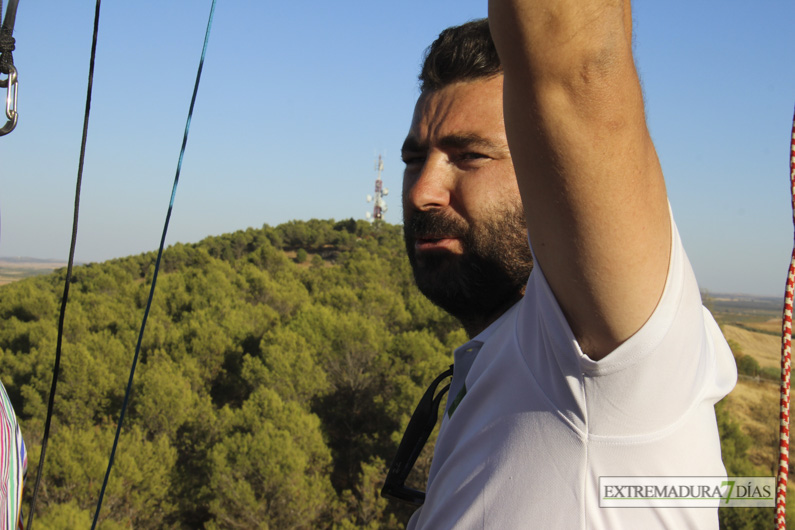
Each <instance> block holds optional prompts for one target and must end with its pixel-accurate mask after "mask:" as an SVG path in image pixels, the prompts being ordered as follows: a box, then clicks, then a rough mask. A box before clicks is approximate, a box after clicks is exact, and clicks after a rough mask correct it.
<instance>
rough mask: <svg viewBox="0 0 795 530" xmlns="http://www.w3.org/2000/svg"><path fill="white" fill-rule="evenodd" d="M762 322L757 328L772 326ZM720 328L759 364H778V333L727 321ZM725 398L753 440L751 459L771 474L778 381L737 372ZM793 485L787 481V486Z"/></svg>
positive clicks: (775, 447) (775, 456) (775, 448)
mask: <svg viewBox="0 0 795 530" xmlns="http://www.w3.org/2000/svg"><path fill="white" fill-rule="evenodd" d="M766 324H767V323H763V324H761V325H760V326H762V327H760V329H765V330H767V329H768V328H770V327H772V324H771V325H770V326H767V325H766ZM776 325H779V324H776ZM754 326H755V327H756V325H754ZM722 328H723V333H724V335H725V336H726V339H727V340H733V341H735V342H736V343H737V344H738V345H739V346H740V349H741V352H742V353H743V354H745V355H751V356H752V357H754V358H755V359H756V360H757V362H758V363H759V365H760V366H762V367H768V366H769V367H776V368H777V367H779V366H780V365H781V352H780V349H781V338H780V337H776V336H774V335H770V334H764V333H757V332H753V331H749V330H747V329H742V328H739V327H737V326H732V325H728V324H726V325H723V326H722ZM725 399H726V405H727V408H728V410H729V412H730V414H731V415H732V417H733V418H735V419H736V420H737V421H738V422H739V423H740V425H741V427H742V429H743V432H745V433H746V434H748V435H749V436H750V437H751V439H752V440H753V441H754V442H753V446H752V447H751V449H750V450H749V457H750V460H751V462H752V463H754V464H756V465H759V466H762V467H763V468H764V469H767V470H770V473H771V474H774V469H775V467H776V462H777V460H778V425H779V418H778V416H779V384H778V383H777V382H774V381H755V380H753V379H750V378H747V377H742V376H741V377H740V379H739V381H738V382H737V386H736V387H735V388H734V390H733V391H732V392H731V393H730V394H729V395H728V396H727V397H726V398H725ZM793 486H795V485H793V484H791V485H790V488H792V487H793Z"/></svg>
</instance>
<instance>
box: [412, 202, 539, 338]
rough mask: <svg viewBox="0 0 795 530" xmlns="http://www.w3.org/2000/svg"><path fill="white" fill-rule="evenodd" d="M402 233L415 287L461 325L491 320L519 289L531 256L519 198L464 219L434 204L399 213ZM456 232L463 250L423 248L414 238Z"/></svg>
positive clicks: (450, 235)
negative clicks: (473, 219) (418, 249)
mask: <svg viewBox="0 0 795 530" xmlns="http://www.w3.org/2000/svg"><path fill="white" fill-rule="evenodd" d="M404 217H405V218H404V223H403V224H404V226H403V230H404V238H405V240H406V251H407V253H408V257H409V262H410V263H411V268H412V269H413V271H414V279H415V281H416V282H417V287H419V289H420V291H422V293H423V294H424V295H425V296H427V297H428V299H429V300H430V301H431V302H433V303H434V304H436V305H438V306H439V307H441V308H442V309H444V310H445V311H447V312H448V313H450V314H451V315H453V316H454V317H456V318H458V319H459V320H460V321H461V322H462V323H464V325H465V327H466V326H467V322H470V323H473V322H479V321H491V320H493V319H494V318H497V317H498V316H499V315H500V314H501V313H502V312H503V311H505V310H506V309H508V307H510V305H512V304H513V303H514V302H516V301H517V300H519V299H520V298H521V296H522V295H523V294H524V288H525V285H526V283H527V278H528V277H529V276H530V271H531V270H532V268H533V258H532V254H531V253H530V247H529V245H528V242H527V229H526V228H525V220H524V212H523V210H522V207H521V203H520V204H519V205H518V206H514V207H512V208H511V209H509V210H507V211H503V212H501V213H496V212H495V213H493V214H492V215H491V216H489V217H488V218H486V219H483V220H480V221H476V222H470V223H467V222H466V221H465V220H463V219H461V218H455V217H451V216H449V215H447V214H444V213H443V212H441V211H438V210H430V211H424V212H416V211H415V212H412V213H411V214H406V215H405V216H404ZM442 237H448V238H458V239H459V241H460V242H461V246H462V250H463V253H462V254H454V253H451V252H448V251H441V250H440V251H426V252H422V253H421V254H420V256H417V252H416V249H415V247H414V243H415V241H416V239H439V238H442Z"/></svg>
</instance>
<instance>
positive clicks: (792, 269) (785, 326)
mask: <svg viewBox="0 0 795 530" xmlns="http://www.w3.org/2000/svg"><path fill="white" fill-rule="evenodd" d="M789 167H790V189H791V191H792V215H793V219H792V220H793V223H794V224H795V117H794V118H793V122H792V140H791V142H790V161H789ZM793 292H795V248H793V249H792V261H791V262H790V266H789V274H788V275H787V291H786V294H785V296H784V316H783V318H782V326H781V327H782V333H781V416H780V418H781V421H780V423H779V452H778V455H779V456H778V478H777V484H776V527H777V528H780V529H784V528H786V527H787V521H786V518H785V515H786V509H787V475H788V472H789V401H790V400H789V386H790V369H791V364H792V300H793Z"/></svg>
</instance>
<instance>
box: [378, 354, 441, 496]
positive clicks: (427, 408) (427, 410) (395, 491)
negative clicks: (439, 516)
mask: <svg viewBox="0 0 795 530" xmlns="http://www.w3.org/2000/svg"><path fill="white" fill-rule="evenodd" d="M452 375H453V367H452V366H450V368H448V369H447V370H445V371H444V372H443V373H442V374H440V375H439V376H438V377H437V378H436V379H434V380H433V383H431V386H429V387H428V390H426V391H425V394H424V395H423V396H422V399H420V403H419V404H418V405H417V408H416V409H415V410H414V414H412V415H411V419H410V420H409V425H408V427H406V432H405V433H403V439H402V440H401V441H400V445H399V446H398V450H397V454H396V455H395V459H394V460H393V461H392V465H391V466H390V467H389V472H388V473H387V475H386V480H385V481H384V487H383V488H382V489H381V496H382V497H387V498H391V499H396V500H399V501H403V502H408V503H410V504H414V505H417V506H422V504H423V503H424V502H425V492H424V491H419V490H415V489H413V488H409V487H408V486H406V478H407V477H408V476H409V473H410V472H411V469H412V468H413V467H414V463H415V462H416V461H417V457H419V456H420V452H421V451H422V448H423V447H425V443H426V442H427V441H428V437H429V436H430V435H431V432H432V431H433V427H434V426H435V425H436V420H437V418H438V417H439V405H440V404H441V402H442V397H444V395H445V393H446V392H447V391H448V390H449V389H450V383H447V384H446V385H445V386H443V387H442V388H441V389H440V390H439V392H438V393H437V392H436V388H437V387H438V386H439V385H440V384H441V383H442V381H444V380H445V379H447V378H448V377H451V376H452Z"/></svg>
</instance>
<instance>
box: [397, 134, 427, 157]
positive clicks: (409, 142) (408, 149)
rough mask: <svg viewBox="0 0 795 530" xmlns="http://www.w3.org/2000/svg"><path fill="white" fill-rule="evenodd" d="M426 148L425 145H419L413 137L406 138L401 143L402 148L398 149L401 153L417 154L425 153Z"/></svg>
mask: <svg viewBox="0 0 795 530" xmlns="http://www.w3.org/2000/svg"><path fill="white" fill-rule="evenodd" d="M427 148H428V146H427V144H425V145H423V144H420V142H419V140H417V138H415V137H414V136H408V137H406V139H405V140H404V141H403V147H401V148H400V151H401V152H402V153H418V152H420V151H425V150H426V149H427Z"/></svg>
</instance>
